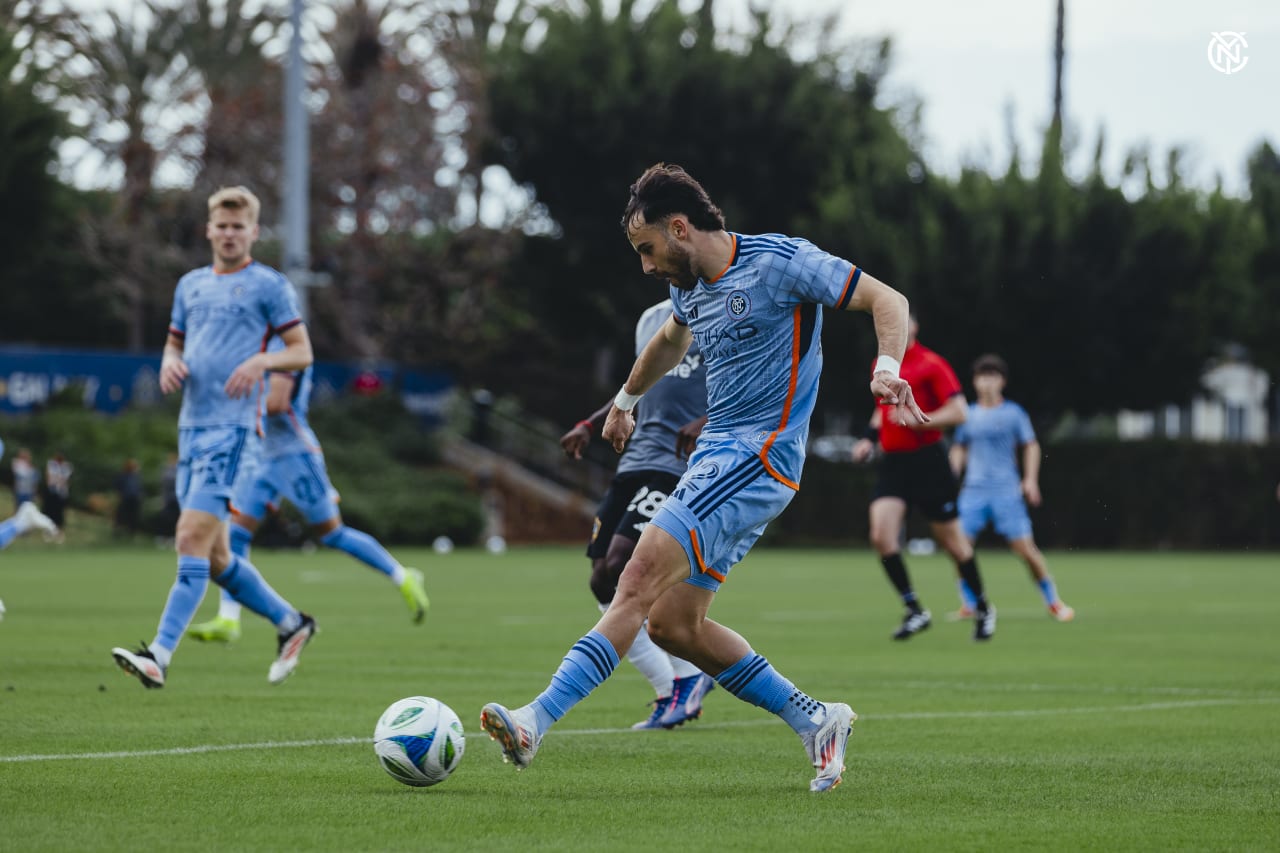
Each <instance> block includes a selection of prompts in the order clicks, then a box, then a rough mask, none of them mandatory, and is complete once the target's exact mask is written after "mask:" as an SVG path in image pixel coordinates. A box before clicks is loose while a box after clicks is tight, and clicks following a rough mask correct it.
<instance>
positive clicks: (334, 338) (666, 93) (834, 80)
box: [0, 0, 1280, 416]
mask: <svg viewBox="0 0 1280 853" xmlns="http://www.w3.org/2000/svg"><path fill="white" fill-rule="evenodd" d="M712 2H713V0H704V2H703V3H702V4H701V5H700V6H699V7H698V8H696V9H694V10H693V11H691V12H689V11H682V10H681V8H680V6H679V5H678V4H677V3H675V2H669V1H668V2H659V3H656V4H635V3H634V2H633V0H622V2H621V3H620V4H618V8H617V9H616V10H612V11H611V10H610V8H609V7H607V6H606V4H604V3H603V2H602V0H576V2H573V3H565V4H539V3H533V2H528V1H527V0H520V2H515V3H507V4H498V3H497V2H496V0H340V2H338V3H336V4H334V5H333V6H332V7H329V6H326V7H323V8H317V9H315V10H314V11H313V14H312V15H311V18H310V20H311V24H310V25H309V28H308V30H307V31H306V32H305V33H304V35H305V36H306V43H307V56H308V62H309V66H308V88H309V92H310V94H309V98H308V107H309V110H310V115H311V121H312V140H313V151H312V169H311V173H312V183H311V186H312V198H311V207H312V210H311V222H312V229H313V234H312V240H311V242H312V246H313V254H314V257H315V264H316V266H317V268H318V269H319V270H321V271H323V272H326V273H328V276H329V278H330V280H331V282H332V283H331V285H330V286H329V287H327V288H324V289H322V290H319V291H317V292H316V293H314V294H313V295H312V305H313V323H312V325H313V334H314V336H315V338H316V340H317V343H318V347H319V350H320V352H321V353H322V354H323V355H327V356H343V357H359V356H373V355H379V356H385V357H391V358H398V359H402V360H406V361H410V362H417V363H431V364H433V365H444V366H448V367H450V368H452V369H454V370H456V371H458V373H459V375H460V376H461V378H462V379H463V380H464V381H467V382H476V383H484V384H487V385H489V386H490V387H493V388H495V389H496V390H500V391H508V392H511V393H517V394H522V395H523V396H526V397H527V402H528V403H530V404H532V405H537V406H541V407H543V408H545V409H546V410H547V413H548V414H552V415H556V416H559V415H563V414H567V413H569V412H570V410H571V411H572V412H580V411H581V410H582V408H583V406H584V405H590V404H592V403H594V402H596V400H595V397H601V398H603V395H604V394H606V393H607V392H608V391H609V390H611V389H612V387H613V386H614V385H615V384H616V382H617V381H618V379H619V378H620V376H621V373H622V372H623V371H624V369H625V366H626V363H627V361H628V359H629V355H630V341H631V328H632V326H633V323H634V319H635V317H636V316H637V314H638V312H639V311H640V310H641V309H642V308H643V307H645V306H647V305H649V304H651V303H652V302H654V301H656V300H658V299H660V298H662V296H663V292H662V288H661V286H659V285H657V284H656V283H654V282H653V281H651V280H647V279H644V278H642V277H641V275H640V272H639V264H638V262H637V261H636V260H635V258H634V255H633V253H632V252H631V251H630V248H629V247H628V246H627V244H626V241H625V240H624V238H623V236H622V234H621V230H620V228H619V222H618V220H619V215H620V213H621V210H622V207H623V205H624V203H625V201H626V194H627V187H628V185H629V183H630V182H631V181H632V180H634V178H635V177H636V175H638V174H639V173H640V171H642V170H643V169H644V168H645V167H646V166H648V165H650V164H652V163H653V162H656V161H659V160H665V161H668V162H679V163H681V164H683V165H685V166H686V167H687V168H688V169H689V170H690V171H691V172H692V173H693V174H695V175H697V176H698V177H699V178H700V180H702V181H703V183H704V184H705V185H706V186H707V188H708V189H709V191H710V192H711V194H712V196H713V197H714V198H715V199H716V200H717V201H718V203H719V204H720V205H721V206H722V207H723V208H724V210H725V212H726V214H727V217H728V220H729V223H730V227H731V228H733V229H735V230H740V231H744V232H758V231H781V232H787V233H794V234H801V235H804V236H807V237H809V238H810V239H812V240H813V241H814V242H816V243H818V244H819V245H821V246H823V247H824V248H826V249H828V250H829V251H832V252H835V253H837V254H841V255H844V256H846V257H849V258H851V259H853V260H855V261H856V262H858V263H859V264H860V265H862V266H864V267H866V268H867V269H868V270H870V271H871V272H873V273H874V274H876V275H878V276H879V277H881V278H883V279H885V280H887V281H890V282H891V283H893V284H894V285H895V286H898V287H899V288H901V289H902V290H904V291H905V292H906V293H907V294H908V295H909V296H910V297H911V298H912V301H913V303H914V304H915V306H916V307H917V310H918V311H919V313H920V316H921V320H922V323H923V327H924V328H923V332H922V338H923V339H924V340H925V341H926V342H927V343H929V344H930V345H931V346H934V347H935V348H936V349H939V350H940V351H942V352H944V353H945V354H947V355H948V356H949V357H951V358H952V359H953V361H955V362H956V363H957V364H961V365H963V364H964V363H966V362H967V361H968V360H969V359H971V358H973V357H975V356H976V355H978V354H979V353H981V352H985V351H990V350H995V351H999V352H1001V353H1002V354H1003V355H1005V357H1006V358H1008V359H1009V361H1010V362H1011V363H1012V365H1013V368H1014V383H1015V385H1014V388H1015V389H1016V396H1017V397H1018V398H1019V399H1020V400H1022V401H1023V402H1024V403H1026V404H1027V405H1028V406H1029V407H1030V408H1032V409H1033V410H1034V411H1036V412H1038V413H1040V414H1041V415H1046V416H1048V415H1053V414H1058V413H1061V412H1064V411H1068V410H1070V411H1075V412H1077V413H1082V414H1084V413H1090V412H1094V411H1099V410H1108V409H1114V408H1117V407H1121V406H1126V407H1144V406H1150V405H1155V404H1159V403H1163V402H1169V401H1179V400H1183V399H1186V398H1187V397H1189V396H1190V395H1191V394H1192V393H1194V391H1195V390H1196V387H1197V381H1198V374H1199V372H1200V370H1201V368H1202V367H1203V366H1204V364H1205V363H1206V362H1207V361H1208V360H1210V359H1212V358H1214V357H1215V356H1217V355H1218V354H1219V353H1221V351H1222V348H1223V347H1224V346H1225V345H1226V344H1228V343H1232V342H1234V343H1240V344H1244V345H1245V346H1247V347H1248V348H1249V349H1250V351H1251V353H1252V356H1253V358H1254V359H1255V360H1257V361H1258V362H1259V363H1261V364H1262V365H1263V366H1265V367H1267V368H1268V369H1270V370H1272V371H1273V373H1275V372H1277V371H1280V336H1277V335H1275V334H1274V332H1273V328H1272V327H1273V324H1274V322H1275V321H1274V319H1272V318H1275V317H1277V316H1280V313H1278V312H1277V310H1276V309H1277V308H1280V305H1277V304H1276V303H1277V301H1280V157H1277V154H1276V152H1275V150H1274V149H1273V148H1271V147H1270V146H1269V145H1267V144H1265V143H1264V142H1262V141H1261V140H1260V142H1259V145H1258V147H1257V149H1256V151H1255V153H1254V155H1253V157H1252V159H1251V161H1250V163H1249V170H1250V171H1249V174H1250V192H1249V195H1248V197H1247V198H1235V197H1230V196H1227V195H1225V194H1223V193H1222V192H1221V191H1205V190H1202V189H1198V188H1195V187H1191V186H1187V185H1186V184H1185V183H1184V181H1183V176H1182V174H1181V170H1180V165H1179V162H1178V155H1177V152H1176V151H1174V152H1171V153H1170V154H1169V156H1168V159H1167V160H1166V162H1164V163H1160V164H1154V163H1152V162H1150V160H1149V159H1148V158H1146V157H1145V156H1143V155H1141V154H1137V155H1135V156H1134V157H1132V158H1131V169H1130V176H1131V178H1135V179H1136V180H1137V182H1138V186H1139V187H1140V188H1139V190H1138V191H1137V192H1133V191H1132V190H1131V191H1129V192H1125V191H1122V189H1121V187H1120V186H1118V185H1117V184H1116V183H1115V182H1114V181H1113V180H1109V179H1108V178H1107V177H1106V176H1105V175H1104V174H1103V172H1102V169H1101V167H1100V165H1099V164H1100V161H1101V158H1102V150H1103V148H1102V143H1101V142H1099V143H1098V147H1097V150H1096V151H1095V156H1094V161H1093V166H1094V167H1093V168H1092V170H1090V171H1089V172H1088V174H1087V176H1086V177H1085V178H1083V179H1077V180H1073V179H1071V178H1069V177H1068V176H1067V174H1068V170H1067V168H1066V163H1067V161H1068V160H1069V159H1070V158H1071V157H1073V156H1078V153H1076V152H1067V151H1064V150H1063V147H1062V141H1061V140H1062V138H1063V131H1062V122H1061V121H1060V120H1054V121H1052V122H1051V123H1050V126H1049V128H1048V129H1047V131H1046V133H1045V140H1044V146H1043V150H1042V151H1040V152H1037V154H1038V155H1039V156H1038V157H1037V158H1035V159H1036V160H1037V161H1038V162H1037V163H1036V164H1035V165H1030V164H1028V163H1024V162H1023V160H1024V158H1023V156H1022V155H1021V154H1020V153H1019V152H1013V154H1012V156H1011V158H1010V162H1009V164H1008V168H1007V169H1006V170H1004V171H1003V172H1000V173H990V172H987V171H983V170H979V169H968V170H965V171H964V172H962V173H961V174H959V175H958V176H946V175H940V174H937V173H935V172H934V171H933V170H931V169H930V166H929V164H928V163H927V162H926V161H925V158H924V157H923V156H922V155H921V149H922V143H921V140H920V138H919V130H918V126H917V122H916V119H915V115H916V113H915V109H916V108H917V105H913V104H910V103H899V104H894V105H886V103H885V95H884V91H883V89H884V87H883V80H884V78H885V75H886V74H887V73H888V72H889V70H890V68H891V62H892V51H891V45H889V44H888V43H887V42H880V41H871V40H869V41H865V42H859V43H855V44H845V43H840V42H837V41H834V40H833V39H832V36H831V35H830V34H831V33H832V32H834V31H835V27H833V26H831V22H830V21H818V22H813V23H811V24H808V25H800V26H783V25H780V24H778V23H777V22H776V21H775V20H774V19H773V17H771V15H770V14H769V13H768V12H767V11H758V12H756V13H755V16H754V18H753V21H752V23H751V25H750V26H749V27H747V28H746V29H745V30H744V31H727V30H725V29H723V28H719V27H717V26H716V24H715V22H714V18H713V15H712V11H713V6H712ZM312 5H313V6H314V5H315V4H312ZM128 8H129V9H130V11H129V12H128V13H125V14H111V13H103V14H99V15H96V16H95V15H86V14H84V13H83V12H79V11H76V10H73V9H72V8H70V7H68V6H65V5H63V0H19V2H17V3H16V4H14V5H12V6H11V8H10V10H9V11H8V12H5V11H0V29H2V30H3V32H2V33H0V194H3V195H4V197H6V198H21V199H23V200H24V203H23V208H25V209H18V208H17V207H16V206H14V205H5V206H4V209H3V210H0V245H4V241H8V243H9V244H11V245H12V249H11V250H9V251H4V252H0V279H3V281H4V293H5V295H4V300H5V310H4V311H0V333H2V334H3V335H4V336H5V338H6V339H8V340H15V339H17V340H31V341H46V342H54V341H57V342H77V343H92V344H97V345H106V346H119V347H128V348H131V349H147V348H156V347H158V346H159V344H160V341H161V340H162V338H163V334H164V328H165V319H166V317H167V311H168V305H169V299H170V297H171V293H172V285H173V282H174V281H175V279H176V277H177V275H179V274H180V273H181V271H183V270H184V269H185V268H187V267H190V266H194V265H197V264H200V263H204V262H206V261H207V252H208V248H207V244H205V243H204V242H203V239H202V227H201V226H202V223H203V219H204V210H203V199H204V197H205V196H206V195H207V193H208V191H210V190H211V189H213V188H215V187H216V186H219V185H222V184H227V183H245V184H249V185H252V186H254V187H255V189H257V190H258V191H259V192H260V194H261V195H262V196H263V199H264V203H265V205H266V211H267V213H266V224H269V223H270V222H272V221H273V220H274V219H275V218H276V213H277V212H278V210H279V197H280V193H279V190H278V188H279V182H280V173H281V170H280V167H279V162H280V159H279V151H280V140H281V135H282V134H281V118H280V115H281V109H280V104H281V81H282V71H281V62H282V54H283V41H282V32H283V30H282V28H283V27H284V21H283V13H284V11H285V8H284V7H283V6H280V5H271V4H269V3H264V2H258V3H253V2H251V0H195V2H178V0H143V2H139V3H135V4H131V5H130V6H129V7H128ZM1049 40H1050V34H1049V33H1046V45H1047V46H1048V45H1049ZM1046 53H1048V51H1046ZM1065 111H1066V113H1067V114H1068V115H1069V112H1070V103H1069V100H1068V101H1067V103H1066V110H1065ZM1061 114H1062V110H1061V108H1055V111H1054V115H1055V116H1061ZM69 138H77V139H79V140H80V141H81V144H82V145H83V146H86V147H88V148H89V149H91V150H94V151H96V152H98V156H99V157H100V158H101V160H102V162H103V163H104V164H106V167H107V168H108V169H110V170H112V173H113V175H114V176H115V179H114V180H112V181H109V182H106V183H107V185H109V186H110V189H97V190H93V191H85V190H82V189H77V188H75V187H73V186H70V185H68V183H67V182H63V181H59V180H56V179H55V178H54V177H52V175H53V172H52V171H51V170H52V169H53V168H54V166H55V164H56V151H57V146H58V145H59V144H60V142H61V141H62V140H65V139H69ZM495 175H497V176H499V177H500V176H503V175H505V176H508V177H509V179H510V181H509V183H510V184H511V188H509V189H507V188H504V187H506V185H507V182H504V181H502V180H493V178H494V176H495ZM1144 181H1145V187H1143V186H1142V182H1144ZM1131 185H1132V181H1131V182H1130V183H1127V184H1126V186H1127V187H1128V186H1131ZM479 211H484V216H483V218H481V217H480V216H479V213H478V212H479ZM6 248H7V246H6ZM276 248H277V247H275V246H274V245H273V242H272V238H271V235H270V234H268V238H267V239H266V240H265V241H264V243H263V245H262V251H261V252H260V253H259V254H260V255H261V256H262V257H263V259H264V260H267V261H271V260H273V259H274V257H278V254H276V253H275V251H274V250H275V249H276ZM11 285H12V286H11ZM869 331H870V327H869V324H868V323H867V321H866V320H865V318H861V317H854V316H831V317H829V318H828V326H827V332H826V335H825V338H824V348H825V350H826V354H827V359H828V365H829V369H828V381H827V383H826V386H825V389H824V394H823V405H824V406H825V407H826V408H827V410H829V411H848V412H854V413H860V412H861V411H862V410H865V408H866V401H865V399H864V398H865V393H864V390H863V382H862V377H863V376H864V375H865V370H866V366H867V365H868V364H869V361H870V357H871V349H870V348H871V341H870V338H871V336H870V334H869ZM832 366H836V367H835V369H834V370H832V369H831V368H832ZM840 366H847V367H846V368H844V369H841V367H840ZM846 374H851V376H850V377H849V381H843V380H842V379H841V378H839V377H843V376H845V375H846ZM530 388H538V389H539V392H538V393H537V394H536V395H535V394H527V393H525V392H527V390H528V389H530ZM584 397H588V398H589V399H588V400H584V399H583V398H584Z"/></svg>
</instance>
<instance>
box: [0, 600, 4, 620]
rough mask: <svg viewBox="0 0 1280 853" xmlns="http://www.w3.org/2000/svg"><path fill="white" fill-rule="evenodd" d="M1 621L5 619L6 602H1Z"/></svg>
mask: <svg viewBox="0 0 1280 853" xmlns="http://www.w3.org/2000/svg"><path fill="white" fill-rule="evenodd" d="M0 619H4V602H3V601H0Z"/></svg>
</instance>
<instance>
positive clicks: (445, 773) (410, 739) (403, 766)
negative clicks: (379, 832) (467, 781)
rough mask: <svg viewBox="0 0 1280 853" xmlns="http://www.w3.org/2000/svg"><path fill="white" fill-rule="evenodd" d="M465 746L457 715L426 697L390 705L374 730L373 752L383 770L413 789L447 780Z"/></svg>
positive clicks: (436, 701)
mask: <svg viewBox="0 0 1280 853" xmlns="http://www.w3.org/2000/svg"><path fill="white" fill-rule="evenodd" d="M466 746H467V739H466V737H465V736H464V735H463V733H462V722H461V721H460V720H459V719H458V715H457V714H455V713H454V712H453V709H452V708H450V707H449V706H448V705H446V704H444V703H443V702H441V701H439V700H438V699H432V698H431V697H429V696H410V697H409V698H407V699H401V700H400V701H398V702H393V703H392V704H391V707H389V708H387V710H385V711H383V712H382V717H381V718H380V719H379V720H378V725H377V726H376V727H375V728H374V730H373V751H374V752H375V753H377V756H378V761H379V762H380V763H381V764H382V769H383V770H385V771H387V773H389V774H390V775H391V778H393V779H395V780H396V781H397V782H403V783H404V784H406V785H412V786H414V787H415V788H426V787H428V786H430V785H438V784H439V783H441V782H443V781H444V780H445V779H448V778H449V774H450V773H452V772H453V771H454V770H455V769H456V768H457V766H458V762H460V761H461V760H462V752H463V750H464V749H466Z"/></svg>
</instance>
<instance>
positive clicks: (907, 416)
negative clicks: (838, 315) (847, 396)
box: [846, 272, 929, 424]
mask: <svg viewBox="0 0 1280 853" xmlns="http://www.w3.org/2000/svg"><path fill="white" fill-rule="evenodd" d="M846 310H849V311H866V312H867V313H868V314H870V315H871V319H872V322H873V323H874V324H875V328H876V342H877V344H878V346H879V349H878V352H879V355H880V359H888V361H887V362H886V361H883V360H880V359H878V360H877V362H876V370H875V373H873V374H872V376H871V393H872V394H874V395H875V397H876V399H878V400H881V401H882V402H884V403H886V404H888V405H890V406H894V407H895V410H894V414H895V416H896V417H895V419H896V420H897V422H898V423H902V424H906V423H910V422H911V419H913V418H914V419H915V421H916V422H917V423H928V422H929V418H928V416H927V415H925V413H924V412H922V411H920V407H919V406H918V405H916V400H915V396H914V395H913V394H912V393H911V386H910V385H909V384H908V383H907V382H906V381H905V380H904V379H902V378H901V377H899V376H898V367H900V366H901V364H902V356H903V355H904V354H905V353H906V351H907V328H908V326H909V325H910V322H911V310H910V306H909V305H908V303H907V297H905V296H903V295H902V294H901V293H899V292H898V291H896V290H894V289H893V288H892V287H890V286H889V285H887V284H885V283H884V282H883V281H880V280H879V279H878V278H876V277H875V276H872V275H868V274H867V273H865V272H863V273H862V275H861V276H859V278H858V283H857V286H856V288H855V289H854V291H853V296H852V297H851V298H850V299H849V304H848V306H846Z"/></svg>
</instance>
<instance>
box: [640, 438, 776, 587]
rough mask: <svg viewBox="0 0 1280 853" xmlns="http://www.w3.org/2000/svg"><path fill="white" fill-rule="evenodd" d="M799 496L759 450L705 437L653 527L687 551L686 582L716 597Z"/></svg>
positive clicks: (727, 440)
mask: <svg viewBox="0 0 1280 853" xmlns="http://www.w3.org/2000/svg"><path fill="white" fill-rule="evenodd" d="M795 494H796V493H795V490H794V489H792V488H791V487H790V486H786V485H784V484H783V483H781V482H779V481H778V480H776V479H774V478H773V477H772V476H771V475H770V474H769V472H768V471H766V470H765V467H764V462H763V461H762V460H761V458H760V454H759V449H758V448H753V447H751V446H749V445H747V444H744V443H742V442H739V441H737V440H734V439H732V438H717V439H713V440H710V441H708V440H707V439H706V437H705V436H704V437H703V439H702V440H699V442H698V448H697V450H695V451H694V454H693V457H692V458H691V459H690V460H689V469H688V470H687V471H685V473H684V476H682V477H681V478H680V482H679V483H678V484H677V485H676V488H675V490H674V491H673V492H672V493H671V495H670V496H669V497H667V499H666V500H665V501H663V502H662V506H661V507H660V508H659V509H658V514H657V515H655V516H654V517H653V520H652V521H651V522H650V523H651V524H656V525H657V526H658V527H660V528H662V529H663V530H665V531H666V532H667V533H669V534H671V536H672V537H673V538H674V539H675V540H676V541H677V542H679V543H680V544H681V546H682V547H683V548H684V552H685V554H686V555H687V556H688V558H689V567H690V569H689V578H688V580H686V581H685V582H686V583H689V584H693V585H694V586H699V587H702V588H704V589H709V590H711V591H713V592H714V591H715V590H717V589H719V588H720V584H721V583H722V582H723V581H724V580H725V578H726V577H727V576H728V575H729V570H730V569H732V568H733V567H734V565H735V564H736V563H737V562H738V561H739V560H741V559H742V558H743V557H744V556H746V554H747V552H748V551H750V550H751V546H752V545H754V544H755V542H756V540H757V539H759V538H760V534H762V533H764V529H765V527H766V526H767V525H768V524H769V522H770V521H773V520H774V519H775V518H777V517H778V514H779V513H781V512H782V511H783V510H784V509H786V506H787V504H789V503H791V499H792V498H793V497H795Z"/></svg>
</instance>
